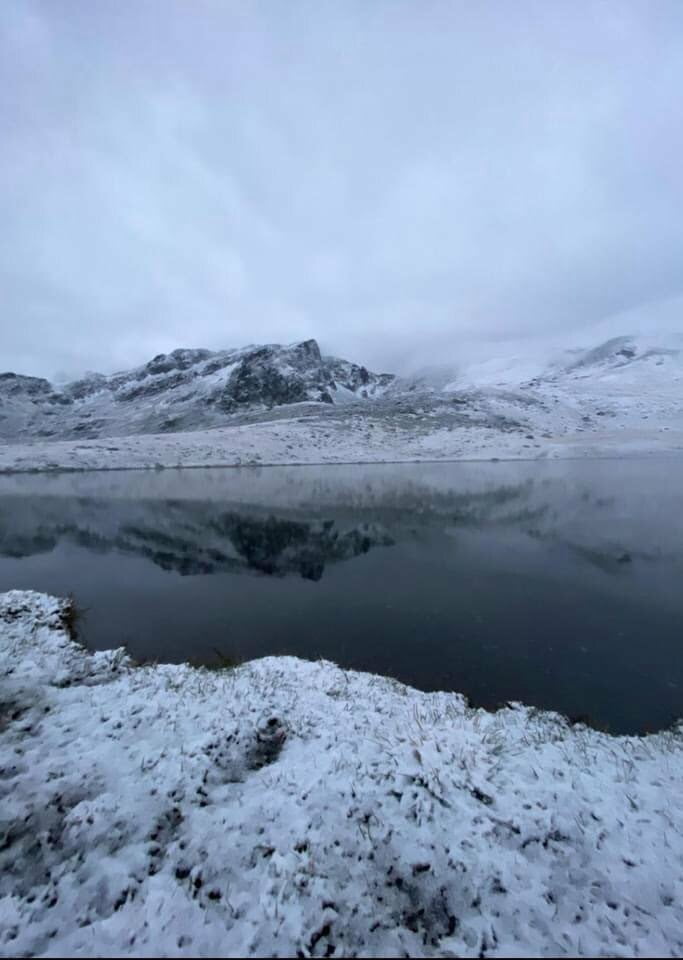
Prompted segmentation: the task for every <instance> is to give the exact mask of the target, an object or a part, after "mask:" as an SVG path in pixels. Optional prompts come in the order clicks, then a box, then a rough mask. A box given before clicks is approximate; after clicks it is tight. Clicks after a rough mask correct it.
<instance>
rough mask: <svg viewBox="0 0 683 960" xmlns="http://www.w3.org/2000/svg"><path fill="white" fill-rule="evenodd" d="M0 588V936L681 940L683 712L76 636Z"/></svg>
mask: <svg viewBox="0 0 683 960" xmlns="http://www.w3.org/2000/svg"><path fill="white" fill-rule="evenodd" d="M68 623H69V614H68V603H67V602H66V601H60V600H56V599H54V598H51V597H47V596H45V595H41V594H36V593H21V592H18V591H13V592H10V593H6V594H3V595H2V596H0V651H1V652H2V662H3V663H5V664H6V665H7V666H6V668H5V669H4V670H3V671H2V675H1V676H0V681H1V686H2V690H1V691H0V692H1V694H2V702H3V706H4V710H3V723H2V725H1V726H0V763H1V765H2V770H3V778H2V780H0V785H1V786H0V795H2V799H3V822H2V844H1V845H0V868H1V869H0V895H1V896H2V911H1V913H0V945H1V946H0V950H1V951H2V954H3V956H92V955H93V952H95V953H97V954H98V955H100V956H136V957H139V956H179V957H183V956H188V957H197V956H207V957H223V956H320V957H325V956H328V957H329V956H420V957H422V956H459V957H497V956H500V957H513V956H525V957H526V956H534V957H535V956H549V957H557V956H573V957H575V956H589V957H595V956H680V955H681V951H682V950H683V910H682V907H681V902H682V900H681V898H682V896H683V881H682V878H681V835H682V832H683V805H682V801H681V797H682V796H683V765H682V763H681V757H682V748H683V740H682V737H681V729H680V727H675V728H672V729H671V730H668V731H663V732H662V733H659V734H657V735H653V736H648V737H610V736H608V735H606V734H602V733H597V732H595V731H592V730H589V729H587V728H585V727H583V726H580V725H579V726H570V725H569V724H568V723H567V722H566V721H565V720H564V719H563V718H561V717H560V716H558V715H557V714H552V713H542V712H540V711H537V710H533V709H529V708H525V707H522V706H521V705H519V704H509V705H508V706H507V707H505V708H504V709H501V710H500V711H498V712H497V713H487V712H486V711H484V710H474V709H470V708H469V707H468V706H467V704H466V703H465V701H464V699H463V698H462V697H461V696H459V695H458V694H453V693H431V694H430V693H420V692H418V691H416V690H412V689H410V688H408V687H405V686H402V685H401V684H399V683H397V682H396V681H393V680H390V679H385V678H381V677H377V676H372V675H370V674H361V673H353V672H349V671H345V670H341V669H339V667H337V666H335V665H334V664H332V663H329V662H325V661H318V662H315V663H311V662H305V661H302V660H296V659H293V658H291V657H284V658H273V657H271V658H266V659H263V660H258V661H254V662H252V663H248V664H245V665H244V666H242V667H239V668H237V669H234V670H222V671H218V672H210V671H206V670H198V669H193V668H191V667H188V666H185V665H178V666H173V665H165V666H146V667H137V668H136V667H135V666H134V665H133V663H131V661H130V660H129V659H128V658H127V656H126V655H125V652H124V651H123V650H114V651H112V650H108V651H105V652H101V653H95V654H91V653H87V652H86V651H85V650H84V649H83V648H82V647H79V646H77V645H76V644H75V643H73V642H72V641H71V639H70V638H69V635H68V629H67V625H68Z"/></svg>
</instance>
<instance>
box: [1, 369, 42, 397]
mask: <svg viewBox="0 0 683 960" xmlns="http://www.w3.org/2000/svg"><path fill="white" fill-rule="evenodd" d="M52 394H53V387H52V384H51V383H50V381H49V380H43V378H42V377H24V376H22V375H21V374H19V373H0V396H2V397H21V396H23V397H31V398H33V397H40V398H41V399H45V398H47V397H48V396H51V395H52Z"/></svg>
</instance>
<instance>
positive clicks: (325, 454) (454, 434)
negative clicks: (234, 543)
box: [0, 391, 683, 473]
mask: <svg viewBox="0 0 683 960" xmlns="http://www.w3.org/2000/svg"><path fill="white" fill-rule="evenodd" d="M548 402H549V403H551V402H552V404H553V409H552V410H551V411H550V413H548V412H547V411H545V410H540V411H539V410H538V409H536V408H535V407H534V406H533V405H532V404H531V403H530V400H529V398H528V397H526V396H525V395H522V394H517V395H511V394H510V392H509V391H502V392H500V393H499V394H489V395H487V396H485V397H482V398H475V400H474V401H473V404H474V409H470V410H468V412H467V414H466V416H467V418H468V419H467V420H466V421H465V422H458V421H457V420H455V419H454V416H456V417H457V416H458V410H457V408H456V412H455V414H453V411H448V414H447V415H445V414H441V413H439V411H438V408H437V409H436V410H427V411H421V412H415V413H406V414H400V415H393V414H390V415H382V414H380V413H378V414H377V415H374V416H370V415H368V414H367V413H360V412H356V413H353V412H352V413H339V412H338V411H337V410H333V411H327V410H325V411H321V412H320V413H319V414H316V415H308V416H304V417H292V416H291V415H289V416H287V417H283V416H282V412H280V413H279V416H280V418H279V419H272V420H267V421H262V422H256V423H247V424H240V425H235V426H228V427H219V428H215V429H211V430H193V431H189V432H179V433H165V434H151V435H146V434H134V435H131V436H125V437H106V438H101V439H98V440H59V441H45V440H42V441H41V440H37V441H34V442H32V443H23V444H15V443H13V444H0V473H15V472H27V471H29V472H30V471H49V470H102V469H105V470H106V469H108V470H117V469H139V468H143V469H155V468H156V469H160V468H173V467H209V466H240V465H245V464H261V465H268V464H322V463H337V464H339V463H387V462H421V461H422V462H425V461H436V460H491V459H557V458H565V457H594V456H628V455H639V456H642V455H662V454H680V453H681V451H683V420H682V419H681V415H680V410H679V411H673V412H672V413H671V414H670V413H669V412H668V411H667V412H666V416H665V414H664V412H661V411H660V412H659V413H657V412H656V411H655V412H654V413H651V416H650V419H648V417H647V414H644V413H642V412H641V411H640V410H636V411H635V412H633V411H631V412H630V413H629V415H628V416H627V415H624V416H621V417H619V418H615V417H614V416H613V414H612V413H611V412H610V413H609V415H606V416H605V417H598V418H597V419H596V418H593V419H592V421H591V423H590V424H587V423H585V422H584V421H583V420H582V418H581V408H580V407H579V408H577V409H575V408H574V407H573V406H572V405H571V403H570V402H569V401H568V400H567V398H562V400H559V399H557V400H556V399H555V398H550V400H549V401H548ZM680 406H681V405H679V407H680ZM591 409H592V408H591ZM625 409H626V408H625V406H624V407H622V411H625ZM673 413H676V416H673ZM462 416H463V417H464V416H465V415H464V414H463V415H462ZM508 422H510V423H513V422H515V423H517V424H518V426H515V427H514V428H511V427H508V426H506V424H507V423H508Z"/></svg>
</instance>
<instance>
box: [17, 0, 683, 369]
mask: <svg viewBox="0 0 683 960" xmlns="http://www.w3.org/2000/svg"><path fill="white" fill-rule="evenodd" d="M682 101H683V3H682V2H681V0H671V2H669V0H651V2H647V3H646V2H643V0H599V2H592V0H553V2H545V0H540V2H535V0H516V2H515V3H510V2H508V0H495V2H494V0H482V2H477V3H474V2H464V0H410V2H406V0H358V2H356V0H315V2H305V0H287V2H280V0H268V2H259V0H248V2H247V0H240V2H231V0H215V2H214V0H182V2H180V0H117V2H115V3H114V2H107V3H105V2H102V3H100V2H92V0H42V2H36V0H2V2H1V3H0V368H2V369H4V370H15V371H17V372H21V373H31V374H37V375H41V376H48V377H55V376H57V377H66V376H75V375H78V374H80V373H82V372H83V371H85V370H102V371H103V372H111V371H113V370H115V369H122V368H125V367H128V366H132V365H134V364H137V363H141V362H144V361H146V360H147V359H149V358H150V357H152V356H153V355H155V354H157V353H160V352H166V351H169V350H172V349H174V348H176V347H179V346H191V347H197V346H203V347H209V348H213V349H219V348H225V347H231V346H241V345H244V344H247V343H257V342H291V341H295V340H299V339H303V338H307V337H316V338H317V339H318V341H319V342H320V344H321V346H322V348H323V349H324V351H325V352H328V353H334V354H337V355H340V356H345V357H347V358H349V359H352V360H357V361H359V362H364V363H366V365H368V366H370V367H371V368H374V369H382V370H392V371H398V372H405V371H406V370H407V369H409V368H410V366H411V365H412V364H415V363H418V362H420V363H426V362H436V361H444V360H449V361H452V360H455V359H456V358H457V355H458V353H459V351H460V350H461V349H464V345H465V344H467V343H470V342H476V343H478V344H479V347H480V349H483V350H484V351H486V350H488V349H489V345H490V349H491V350H492V351H494V350H495V351H498V352H500V350H501V349H502V346H501V345H504V343H505V342H507V341H512V340H519V338H522V339H524V338H538V337H543V336H557V335H559V334H562V335H563V336H566V337H567V338H568V340H571V339H576V340H577V341H581V343H588V344H589V345H590V341H591V331H592V330H594V329H598V328H599V326H600V324H601V323H602V322H604V319H605V318H609V317H610V316H612V315H614V314H617V315H621V314H625V315H627V316H628V315H630V314H631V313H633V311H641V312H642V311H643V310H644V311H645V312H646V313H647V311H648V309H649V305H653V309H654V310H655V313H654V315H655V316H656V306H657V304H659V303H662V302H668V303H671V302H676V298H678V297H681V296H683V269H682V265H683V163H682V162H681V157H682V156H683V102H682ZM670 312H671V311H669V313H670ZM681 318H682V319H683V310H682V312H681ZM681 326H683V324H681ZM624 332H626V333H628V332H629V331H628V330H626V331H624Z"/></svg>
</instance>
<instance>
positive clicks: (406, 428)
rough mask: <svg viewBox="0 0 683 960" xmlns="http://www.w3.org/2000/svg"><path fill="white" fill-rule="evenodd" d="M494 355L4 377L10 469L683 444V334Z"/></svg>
mask: <svg viewBox="0 0 683 960" xmlns="http://www.w3.org/2000/svg"><path fill="white" fill-rule="evenodd" d="M464 352H465V351H464V348H463V353H464ZM479 352H480V355H479V357H473V356H472V355H470V356H469V359H466V360H463V361H461V362H460V363H459V364H457V365H455V366H449V365H442V366H441V367H438V368H431V369H428V370H423V371H422V372H420V373H419V374H416V375H413V376H411V377H401V378H399V377H394V376H392V375H391V374H375V373H371V372H369V371H368V370H367V369H366V368H365V367H363V366H359V365H357V364H354V363H349V362H348V361H344V360H338V359H335V358H331V357H323V356H321V354H320V350H319V348H318V345H317V343H316V342H315V340H307V341H304V342H302V343H298V344H294V345H292V346H289V347H280V346H272V345H271V346H265V347H246V348H244V349H241V350H227V351H223V352H220V353H211V352H209V351H207V350H176V351H174V352H173V353H171V354H169V355H161V356H158V357H155V358H154V359H153V360H151V361H150V362H149V363H147V364H145V365H144V366H142V367H138V368H137V369H135V370H131V371H129V372H127V373H120V374H115V375H113V376H109V377H104V376H101V375H92V376H89V377H86V378H84V379H82V380H79V381H76V382H74V383H70V384H67V385H66V386H64V387H62V388H60V389H57V388H56V387H54V386H53V385H52V384H50V383H49V382H48V381H47V380H40V379H38V378H34V377H21V376H18V375H16V374H10V373H8V374H2V375H0V441H3V440H4V443H1V442H0V469H2V470H5V471H12V470H31V469H45V468H46V467H48V468H51V469H57V468H64V467H67V468H71V469H88V468H89V469H92V468H93V467H103V468H107V467H114V466H116V467H129V466H155V465H156V466H187V465H191V464H192V465H203V466H209V465H232V464H240V463H318V462H358V461H363V460H372V461H387V460H430V459H467V458H491V457H524V458H537V457H561V456H596V455H607V454H609V455H623V454H624V453H632V454H643V453H678V452H680V451H681V450H683V335H682V334H675V333H669V334H667V335H666V336H664V335H661V336H653V335H638V336H628V337H627V336H616V337H609V338H608V339H607V340H604V341H601V342H599V343H597V344H593V345H592V346H590V345H589V346H587V347H586V348H582V349H566V348H564V347H562V346H557V345H555V346H553V347H552V349H551V348H549V347H548V346H547V344H546V345H543V344H541V345H539V344H534V345H529V344H526V345H524V346H523V349H522V348H520V349H519V350H517V351H515V352H512V353H510V354H508V353H507V352H503V351H501V353H500V354H498V355H496V354H495V353H494V352H493V351H492V350H491V349H490V346H489V348H487V352H486V353H484V348H483V347H482V346H480V348H479ZM99 438H117V439H116V441H115V443H109V444H102V443H99V444H98V443H97V442H96V441H97V440H98V439H99ZM57 441H58V442H57Z"/></svg>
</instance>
